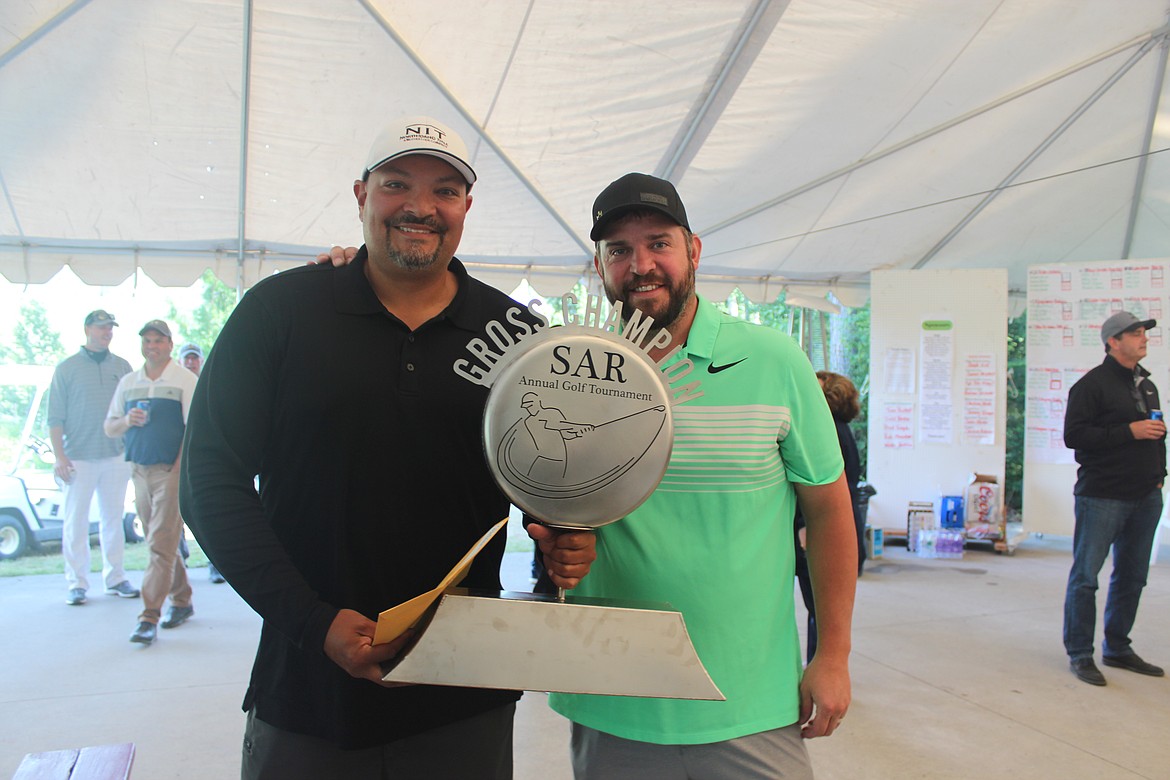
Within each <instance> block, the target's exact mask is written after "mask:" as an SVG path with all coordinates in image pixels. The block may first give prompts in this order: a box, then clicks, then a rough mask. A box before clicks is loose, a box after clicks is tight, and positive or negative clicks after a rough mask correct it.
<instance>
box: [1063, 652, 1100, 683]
mask: <svg viewBox="0 0 1170 780" xmlns="http://www.w3.org/2000/svg"><path fill="white" fill-rule="evenodd" d="M1068 665H1069V668H1070V669H1072V673H1073V674H1075V675H1076V676H1077V679H1078V680H1080V681H1081V682H1087V683H1088V684H1089V685H1104V684H1105V675H1103V674H1101V670H1100V669H1098V668H1097V664H1095V663H1093V659H1092V658H1074V659H1073V660H1071V661H1069V662H1068Z"/></svg>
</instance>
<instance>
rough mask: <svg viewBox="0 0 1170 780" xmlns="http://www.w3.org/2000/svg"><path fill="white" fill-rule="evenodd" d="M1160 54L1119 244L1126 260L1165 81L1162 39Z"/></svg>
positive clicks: (1168, 50) (1167, 49)
mask: <svg viewBox="0 0 1170 780" xmlns="http://www.w3.org/2000/svg"><path fill="white" fill-rule="evenodd" d="M1161 49H1162V53H1161V54H1160V55H1159V57H1158V68H1157V71H1156V72H1155V74H1154V88H1153V89H1152V90H1151V91H1150V110H1149V112H1148V113H1147V114H1146V133H1145V137H1144V138H1143V139H1142V154H1141V157H1139V158H1138V169H1137V174H1136V175H1135V176H1134V177H1133V198H1132V200H1131V201H1130V204H1129V220H1128V221H1127V222H1126V225H1125V240H1124V241H1123V242H1122V244H1121V256H1122V257H1123V258H1128V257H1129V253H1130V250H1131V249H1132V248H1133V233H1134V229H1135V228H1136V227H1137V218H1138V209H1139V208H1140V207H1141V202H1142V192H1143V191H1144V190H1145V189H1146V173H1147V171H1148V169H1149V167H1150V146H1151V145H1152V144H1153V137H1154V124H1155V123H1156V122H1157V121H1158V105H1159V103H1161V102H1162V85H1163V83H1164V82H1165V81H1166V61H1167V55H1168V54H1170V43H1168V42H1167V41H1166V39H1165V38H1163V39H1162V46H1161Z"/></svg>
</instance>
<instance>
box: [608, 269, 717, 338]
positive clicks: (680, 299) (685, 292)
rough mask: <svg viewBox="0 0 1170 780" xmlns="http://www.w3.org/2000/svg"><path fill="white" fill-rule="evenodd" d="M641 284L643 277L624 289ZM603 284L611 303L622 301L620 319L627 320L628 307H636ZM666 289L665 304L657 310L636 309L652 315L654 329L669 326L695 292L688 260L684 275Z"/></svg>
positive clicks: (692, 271)
mask: <svg viewBox="0 0 1170 780" xmlns="http://www.w3.org/2000/svg"><path fill="white" fill-rule="evenodd" d="M688 254H689V253H688ZM688 260H689V258H688ZM642 284H646V280H645V279H640V280H635V281H632V282H630V284H629V285H628V286H627V288H626V289H627V290H629V289H632V288H634V287H637V286H639V285H642ZM603 286H604V288H605V297H606V298H608V299H609V302H610V303H611V304H612V303H613V302H614V301H618V300H620V301H622V303H623V309H622V321H623V322H625V321H627V320H629V318H630V311H629V309H630V308H637V307H634V306H631V305H630V304H628V303H627V301H628V298H626V296H625V295H624V294H619V291H617V290H615V289H613V288H611V287H610V285H609V284H608V283H607V284H604V285H603ZM668 289H669V290H670V297H669V299H668V300H667V302H666V305H665V306H661V307H659V310H657V311H647V310H645V309H641V308H639V309H638V310H639V311H640V312H642V314H643V316H647V317H652V318H653V319H654V328H655V330H658V329H660V328H669V327H670V326H671V325H673V324H674V322H675V321H676V320H677V319H678V318H679V317H680V316H682V313H683V310H684V309H685V308H686V306H687V303H688V302H690V300H691V298H692V297H693V296H694V294H695V267H694V266H693V265H691V263H690V262H688V263H687V270H686V275H684V276H683V278H682V279H679V280H678V281H676V282H674V283H673V284H670V285H669V288H668ZM623 292H624V291H623Z"/></svg>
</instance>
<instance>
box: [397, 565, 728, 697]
mask: <svg viewBox="0 0 1170 780" xmlns="http://www.w3.org/2000/svg"><path fill="white" fill-rule="evenodd" d="M382 679H383V680H387V681H391V682H402V683H416V684H422V685H453V686H458V687H470V688H500V689H507V690H524V691H556V692H561V693H593V694H603V695H609V696H645V697H651V698H664V699H701V700H707V701H723V700H724V696H723V694H722V693H721V692H720V691H719V688H718V687H716V685H715V683H714V682H713V681H712V680H711V677H710V675H708V674H707V670H706V669H705V668H704V667H703V663H702V661H700V660H699V656H698V655H697V654H696V653H695V648H694V646H693V645H692V644H691V638H690V635H689V634H688V633H687V628H686V624H685V623H684V622H683V617H682V614H681V613H679V612H675V611H673V610H671V609H670V607H669V606H668V605H664V604H663V605H633V604H628V603H621V602H616V601H611V600H608V599H585V598H580V599H578V598H575V597H572V596H570V597H568V598H567V599H566V600H565V601H557V600H556V599H555V598H554V597H551V596H541V595H538V594H534V593H514V592H511V591H469V590H467V589H465V588H451V589H449V590H447V591H446V592H444V593H443V595H442V597H441V598H440V600H439V603H438V605H437V607H436V608H435V611H434V614H433V616H432V617H431V619H430V623H429V624H428V625H427V626H426V628H425V630H423V632H422V634H421V635H420V636H419V638H418V639H417V641H416V642H415V644H414V646H413V647H412V648H411V649H410V650H409V651H408V652H407V653H406V655H405V656H403V657H402V658H400V659H399V660H398V662H397V663H396V664H394V665H393V667H392V668H390V669H389V670H388V671H386V674H385V676H384V677H383V678H382Z"/></svg>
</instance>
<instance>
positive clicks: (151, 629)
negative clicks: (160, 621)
mask: <svg viewBox="0 0 1170 780" xmlns="http://www.w3.org/2000/svg"><path fill="white" fill-rule="evenodd" d="M157 634H158V631H157V630H156V629H155V626H154V623H147V622H146V621H145V620H143V621H141V622H140V623H139V624H138V628H136V629H134V633H133V634H131V635H130V641H131V642H137V643H138V644H140V645H149V644H152V643H153V642H154V638H155V636H156V635H157Z"/></svg>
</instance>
